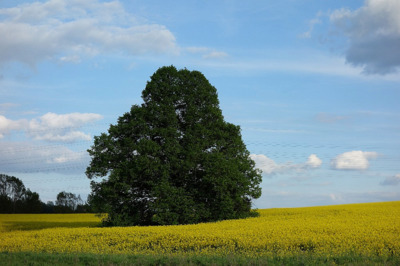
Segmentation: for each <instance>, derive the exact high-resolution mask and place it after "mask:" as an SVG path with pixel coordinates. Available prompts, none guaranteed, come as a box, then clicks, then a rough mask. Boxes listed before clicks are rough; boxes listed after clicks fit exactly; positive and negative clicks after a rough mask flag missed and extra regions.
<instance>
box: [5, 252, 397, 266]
mask: <svg viewBox="0 0 400 266" xmlns="http://www.w3.org/2000/svg"><path fill="white" fill-rule="evenodd" d="M0 262H1V265H4V266H6V265H13V266H14V265H24V266H25V265H388V266H392V265H393V266H394V265H400V257H389V258H382V257H356V256H355V257H352V256H342V257H330V258H322V257H314V256H311V255H307V254H305V255H304V256H296V257H261V258H244V257H240V256H234V255H232V256H227V257H219V256H165V255H159V256H149V255H107V254H106V255H95V254H49V253H22V252H21V253H0Z"/></svg>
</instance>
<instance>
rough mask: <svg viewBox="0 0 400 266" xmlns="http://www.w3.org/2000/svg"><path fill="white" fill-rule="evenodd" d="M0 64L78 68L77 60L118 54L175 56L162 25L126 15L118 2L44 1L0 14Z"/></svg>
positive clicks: (173, 39) (170, 34) (169, 35)
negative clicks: (70, 65) (74, 65)
mask: <svg viewBox="0 0 400 266" xmlns="http://www.w3.org/2000/svg"><path fill="white" fill-rule="evenodd" d="M0 36H7V38H3V39H2V41H1V42H0V65H1V64H4V63H7V62H14V61H17V62H23V63H26V64H29V65H35V64H36V63H37V62H39V61H41V60H46V59H57V60H60V61H62V62H73V63H79V62H80V61H81V57H82V56H93V55H96V54H98V53H109V52H118V53H120V52H122V53H124V54H129V55H137V54H144V53H176V52H177V47H176V43H175V37H174V35H173V34H172V33H171V32H170V31H169V30H168V29H167V28H166V27H165V26H163V25H158V24H146V23H142V22H139V21H138V20H137V19H135V18H133V17H132V16H130V15H129V14H128V13H127V12H126V11H125V10H124V8H123V7H122V5H121V4H120V2H119V1H111V2H101V1H97V0H91V1H77V0H48V1H46V2H33V3H26V4H21V5H18V6H16V7H12V8H1V9H0Z"/></svg>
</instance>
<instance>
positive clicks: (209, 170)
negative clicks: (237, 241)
mask: <svg viewBox="0 0 400 266" xmlns="http://www.w3.org/2000/svg"><path fill="white" fill-rule="evenodd" d="M142 98H143V101H144V102H143V103H142V104H141V105H140V106H139V105H133V106H132V108H131V110H130V112H127V113H125V114H124V115H122V116H121V117H119V119H118V121H117V123H116V124H115V125H110V128H109V129H108V133H103V134H101V135H100V136H96V137H95V138H94V144H93V146H92V147H91V148H90V149H89V150H88V152H89V154H90V156H91V162H90V165H89V166H88V168H87V170H86V174H87V176H88V178H90V179H92V182H91V187H92V193H91V195H90V197H89V199H90V203H91V205H92V206H95V207H97V210H98V211H102V212H107V213H108V218H107V221H105V222H106V223H108V224H110V225H149V224H160V225H164V224H187V223H198V222H206V221H216V220H222V219H233V218H241V217H248V216H250V215H252V214H254V213H253V212H252V211H251V200H252V199H254V198H258V197H260V195H261V188H260V187H259V184H260V183H261V173H260V171H259V170H258V169H255V164H254V162H253V161H252V160H251V159H250V157H249V155H250V154H249V152H248V150H247V148H246V146H245V144H244V143H243V141H242V137H241V133H240V127H239V126H236V125H233V124H231V123H228V122H225V121H224V117H223V115H222V111H221V109H220V107H219V100H218V95H217V90H216V88H215V87H213V86H212V85H211V84H210V83H209V81H208V80H207V79H206V78H205V77H204V75H203V74H202V73H200V72H198V71H189V70H187V69H182V70H177V69H176V68H175V67H174V66H169V67H162V68H160V69H158V70H157V71H156V72H155V73H154V74H153V75H152V76H151V80H150V81H149V82H147V85H146V88H145V89H144V90H143V92H142ZM95 178H102V180H101V181H94V179H95ZM95 209H96V208H95Z"/></svg>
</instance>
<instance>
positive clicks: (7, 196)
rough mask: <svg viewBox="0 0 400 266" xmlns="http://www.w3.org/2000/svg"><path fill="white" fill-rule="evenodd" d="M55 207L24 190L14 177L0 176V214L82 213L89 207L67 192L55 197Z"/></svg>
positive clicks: (23, 186)
mask: <svg viewBox="0 0 400 266" xmlns="http://www.w3.org/2000/svg"><path fill="white" fill-rule="evenodd" d="M56 204H57V205H56V206H54V203H53V202H51V201H49V202H47V204H46V203H43V202H42V201H41V200H40V197H39V194H38V193H36V192H32V191H30V190H29V188H28V189H27V188H25V185H24V184H23V183H22V181H21V180H20V179H18V178H16V177H15V176H8V175H4V174H0V213H54V212H57V213H72V212H75V213H84V212H91V211H92V210H91V207H90V206H89V205H88V204H87V203H85V204H84V203H83V201H82V199H81V197H80V196H79V195H78V196H76V195H75V194H72V193H68V192H64V191H63V192H60V193H58V195H57V201H56Z"/></svg>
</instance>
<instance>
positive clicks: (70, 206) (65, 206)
mask: <svg viewBox="0 0 400 266" xmlns="http://www.w3.org/2000/svg"><path fill="white" fill-rule="evenodd" d="M82 203H83V201H82V199H81V196H80V195H78V196H76V195H75V194H73V193H71V192H65V191H62V192H60V193H58V195H57V200H56V206H55V211H56V212H61V213H67V212H74V211H75V210H76V208H77V207H78V206H79V205H81V204H82Z"/></svg>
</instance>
